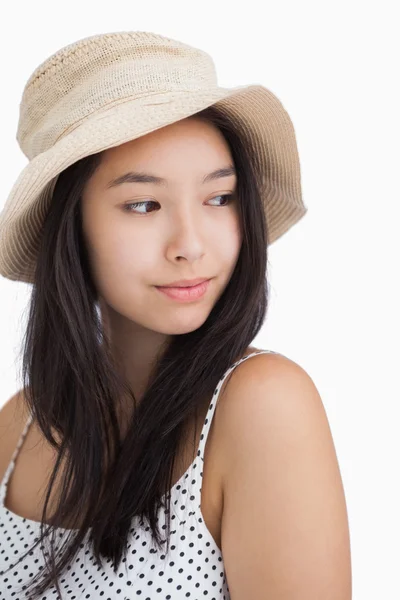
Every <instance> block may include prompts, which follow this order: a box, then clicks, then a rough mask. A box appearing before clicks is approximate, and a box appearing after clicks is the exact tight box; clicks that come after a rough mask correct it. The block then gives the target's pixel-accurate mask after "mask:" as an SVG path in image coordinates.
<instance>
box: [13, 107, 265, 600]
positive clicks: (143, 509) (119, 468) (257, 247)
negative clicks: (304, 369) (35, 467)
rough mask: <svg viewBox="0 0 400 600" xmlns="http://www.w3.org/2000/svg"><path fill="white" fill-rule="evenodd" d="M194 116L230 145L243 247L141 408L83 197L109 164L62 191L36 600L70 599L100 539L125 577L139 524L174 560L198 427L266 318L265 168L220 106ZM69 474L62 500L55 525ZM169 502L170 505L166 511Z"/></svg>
mask: <svg viewBox="0 0 400 600" xmlns="http://www.w3.org/2000/svg"><path fill="white" fill-rule="evenodd" d="M193 116H195V117H197V118H199V117H201V118H203V119H206V120H207V121H208V122H210V123H212V124H214V125H215V126H216V127H217V128H219V130H220V131H221V133H222V134H223V136H224V137H225V139H226V141H227V143H228V145H229V148H230V151H231V154H232V158H233V161H234V165H235V168H236V170H237V177H238V179H237V197H238V202H239V216H240V222H241V227H242V232H243V237H242V239H243V241H242V246H241V249H240V254H239V257H238V261H237V264H236V266H235V270H234V272H233V274H232V277H231V279H230V281H229V283H228V285H227V286H226V289H225V290H224V292H223V294H222V295H221V297H220V298H219V300H218V302H217V303H216V304H215V306H214V307H213V309H212V311H211V313H210V315H209V316H208V318H207V320H206V321H205V323H204V324H203V325H202V326H201V327H200V328H198V329H197V330H195V331H192V332H190V333H187V334H184V335H177V336H172V339H171V341H170V342H169V344H168V346H167V347H165V348H163V350H162V352H160V355H159V356H158V357H157V361H156V364H155V365H154V367H153V370H152V373H151V377H150V382H149V385H148V387H147V389H146V391H145V394H144V395H143V397H142V398H141V401H140V403H139V405H138V406H137V408H136V399H135V397H134V394H133V392H132V391H131V389H130V387H129V385H128V383H127V381H126V380H124V378H123V377H122V375H121V372H120V369H118V365H117V364H116V361H115V358H113V355H112V352H111V349H110V346H109V343H108V340H107V336H104V335H103V329H102V323H101V320H100V319H99V305H98V300H99V297H98V293H97V291H96V288H95V285H94V282H93V279H92V277H91V271H90V265H89V261H88V255H87V251H86V248H85V244H84V238H83V234H82V221H81V195H82V191H83V189H84V186H85V184H86V182H87V181H88V179H89V178H90V177H91V175H92V174H93V173H94V172H95V170H96V168H97V167H98V165H99V163H100V157H101V153H98V154H94V155H90V156H88V157H85V158H83V159H81V160H79V161H78V162H76V163H74V164H73V165H71V166H69V167H68V168H67V169H66V170H64V171H63V172H62V173H61V174H60V175H59V177H58V180H57V183H56V186H55V189H54V193H53V197H52V201H51V205H50V207H49V210H48V213H47V215H46V219H45V222H44V226H43V233H42V237H41V245H40V248H39V252H38V256H37V264H36V273H35V282H34V284H33V289H32V295H31V300H30V305H29V318H28V322H27V327H26V333H25V336H24V346H23V357H22V377H23V384H24V385H23V391H24V394H23V395H24V400H25V401H26V403H27V405H28V406H29V408H30V410H31V412H32V413H33V415H34V418H35V419H36V422H37V424H38V426H39V428H40V430H41V431H42V433H43V435H44V436H45V438H46V439H47V440H48V442H49V443H50V444H51V445H52V446H53V447H54V448H55V449H56V450H57V461H56V464H55V466H54V470H53V471H52V473H51V477H50V481H49V485H48V487H47V489H46V497H45V503H44V507H43V512H42V517H41V527H40V538H39V539H38V540H37V541H36V544H39V543H40V544H41V549H43V550H44V548H45V546H44V542H48V541H49V540H50V546H49V552H47V551H44V552H43V555H44V561H45V568H44V569H43V570H42V571H40V572H39V573H37V574H36V575H35V576H34V577H33V578H32V579H31V580H30V582H29V585H30V586H33V584H35V586H36V587H35V589H34V590H33V593H34V594H37V596H36V595H35V596H32V597H33V598H34V597H39V596H40V595H41V594H43V592H44V591H45V590H46V589H47V588H48V587H49V586H50V585H51V584H54V585H55V586H56V589H57V592H58V594H59V596H60V598H61V591H60V589H59V584H58V577H59V576H60V574H61V573H62V571H63V570H64V569H65V567H66V565H67V564H68V563H69V562H70V561H71V560H72V559H73V558H74V557H75V555H76V553H77V552H78V550H79V547H80V546H81V544H82V542H83V539H84V538H85V537H86V535H89V534H90V536H89V538H90V542H91V546H92V551H93V555H94V558H95V561H96V563H97V564H98V565H100V566H102V564H103V563H102V558H107V559H109V560H111V561H112V563H113V567H114V570H115V571H116V570H117V569H118V566H119V564H120V562H121V560H122V558H123V557H125V556H126V549H127V540H128V534H129V530H130V527H131V520H132V518H133V517H134V516H138V517H139V519H140V523H147V524H148V526H149V527H150V529H151V535H152V539H153V540H154V541H155V543H156V545H157V546H158V548H162V549H163V551H164V552H165V548H164V547H163V544H164V543H166V544H167V552H168V550H169V534H170V522H169V519H168V518H167V517H166V526H167V536H166V539H163V537H162V536H161V534H160V531H159V529H158V524H157V512H158V509H159V508H160V507H161V506H164V507H165V509H166V510H165V514H166V515H168V514H169V512H170V502H169V499H170V496H169V491H170V490H171V488H172V484H173V481H172V475H173V466H174V461H175V457H176V455H177V451H178V448H179V444H180V442H181V441H182V435H183V432H184V427H185V424H186V423H188V421H189V419H192V418H193V417H194V416H195V415H196V417H197V411H198V409H199V406H200V403H201V402H203V401H204V400H205V399H207V398H211V396H212V393H213V391H214V389H215V387H216V385H217V383H218V381H219V379H220V378H221V376H222V374H223V373H224V371H225V370H226V369H228V368H229V367H230V366H231V365H232V364H233V363H234V362H235V361H236V360H238V359H239V358H241V357H242V356H243V355H244V353H245V350H246V349H247V348H248V346H249V344H250V343H251V341H252V340H253V339H254V337H255V336H256V335H257V333H258V332H259V330H260V329H261V327H262V324H263V322H264V319H265V315H266V312H267V304H268V283H267V278H266V271H267V226H266V222H265V215H264V209H263V203H262V197H261V191H260V185H259V182H260V176H259V173H258V169H257V162H256V158H257V157H256V156H253V155H252V154H250V151H249V150H247V149H246V150H245V147H244V145H243V141H242V135H241V134H240V132H238V130H237V129H236V128H235V127H234V126H233V124H232V123H231V122H230V120H229V118H228V117H227V115H225V114H224V113H222V112H221V111H220V110H217V108H216V107H215V106H214V107H209V108H207V109H205V110H203V111H201V112H200V113H196V115H193ZM122 398H125V399H126V398H128V399H129V400H130V402H131V406H132V407H135V410H132V417H131V420H130V422H129V425H128V429H127V433H126V435H125V436H124V439H122V436H121V432H120V429H119V425H118V420H117V412H116V408H117V404H118V402H119V401H120V400H121V399H122ZM55 434H56V435H55ZM58 472H61V473H62V478H61V491H60V493H59V495H58V496H57V498H59V501H58V504H57V506H56V510H55V512H54V514H53V515H52V516H48V515H47V510H48V504H49V498H50V494H51V490H52V488H53V486H54V482H55V478H56V475H57V473H58ZM164 497H165V500H166V503H163V502H162V501H161V500H162V498H164ZM65 522H67V523H68V525H70V526H71V527H72V528H74V529H73V530H71V531H69V532H68V533H69V535H68V544H65V546H64V547H63V552H60V551H58V550H57V553H56V549H55V547H54V540H55V537H56V535H57V531H56V527H57V523H65ZM78 524H79V526H78ZM163 529H164V528H163ZM42 542H43V545H42ZM36 544H34V546H35V545H36ZM32 547H33V546H32ZM29 551H31V548H29V549H28V550H27V553H28V552H29ZM24 556H25V554H24V555H23V556H22V557H21V560H22V558H24ZM56 558H57V559H58V560H57V561H56ZM13 566H14V567H15V564H14V565H13ZM39 575H41V576H42V578H41V581H39V583H38V580H39ZM36 584H37V585H36ZM24 589H25V590H26V586H24ZM25 593H26V592H25ZM30 593H32V592H30Z"/></svg>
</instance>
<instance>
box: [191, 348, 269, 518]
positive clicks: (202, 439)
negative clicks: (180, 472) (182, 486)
mask: <svg viewBox="0 0 400 600" xmlns="http://www.w3.org/2000/svg"><path fill="white" fill-rule="evenodd" d="M266 353H268V354H277V352H274V351H273V350H256V351H255V352H252V353H251V354H247V355H246V356H244V357H243V358H241V359H239V360H238V361H236V362H235V363H234V364H233V365H232V366H231V367H229V368H228V369H227V371H225V373H224V375H223V376H222V377H221V379H220V380H219V382H218V384H217V386H216V388H215V391H214V394H213V397H212V399H211V402H210V406H209V409H208V411H207V415H206V418H205V420H204V424H203V428H202V431H201V435H200V443H199V446H198V450H197V457H196V459H198V458H200V463H199V468H200V475H199V474H197V476H196V478H195V479H193V481H195V495H196V504H198V506H199V508H200V504H201V485H202V477H203V463H204V451H205V447H206V442H207V437H208V433H209V431H210V427H211V422H212V419H213V416H214V413H215V408H216V406H217V402H218V398H219V394H220V391H221V388H222V386H223V383H224V381H225V379H226V378H227V377H228V376H229V375H230V374H231V372H232V371H233V370H234V369H235V368H236V367H237V366H238V365H240V363H242V362H244V361H245V360H247V359H249V358H251V357H252V356H256V355H257V354H266ZM195 462H196V461H195Z"/></svg>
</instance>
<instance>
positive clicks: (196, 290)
mask: <svg viewBox="0 0 400 600" xmlns="http://www.w3.org/2000/svg"><path fill="white" fill-rule="evenodd" d="M209 285H210V279H208V280H207V279H206V280H203V282H202V283H199V284H198V285H193V286H186V287H182V286H181V287H178V286H175V287H169V286H156V288H157V289H158V290H159V291H160V292H162V293H163V294H165V295H166V296H168V297H169V298H171V299H173V300H178V301H180V302H193V301H195V300H198V299H199V298H201V297H202V296H204V294H205V293H206V292H207V289H208V287H209Z"/></svg>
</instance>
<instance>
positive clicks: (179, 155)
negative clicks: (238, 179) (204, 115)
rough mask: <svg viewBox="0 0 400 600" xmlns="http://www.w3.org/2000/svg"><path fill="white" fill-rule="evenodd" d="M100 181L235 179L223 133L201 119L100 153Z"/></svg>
mask: <svg viewBox="0 0 400 600" xmlns="http://www.w3.org/2000/svg"><path fill="white" fill-rule="evenodd" d="M100 175H101V179H103V178H104V179H106V181H105V186H106V187H107V188H109V187H115V186H117V185H119V184H122V183H153V184H156V185H164V186H167V185H168V183H169V182H170V181H172V180H174V179H176V180H178V179H182V178H185V177H187V178H190V179H192V178H195V179H196V180H197V181H198V182H199V183H201V184H207V183H209V182H212V181H215V180H217V179H219V178H221V177H229V176H230V177H231V178H234V177H235V176H236V170H235V167H234V163H233V160H232V156H231V152H230V149H229V146H228V144H227V142H226V140H225V138H224V137H223V135H222V133H221V132H220V131H219V130H218V129H217V128H216V127H214V126H213V125H210V124H209V123H206V122H203V121H201V120H194V119H193V120H192V119H185V120H183V121H179V122H177V123H174V124H172V125H169V126H167V127H163V128H161V129H159V130H156V131H154V132H151V133H150V134H147V135H145V136H142V137H140V138H137V139H135V140H131V141H129V142H126V143H124V144H121V145H119V146H116V147H114V148H109V149H107V150H105V151H104V152H103V157H102V167H101V174H100Z"/></svg>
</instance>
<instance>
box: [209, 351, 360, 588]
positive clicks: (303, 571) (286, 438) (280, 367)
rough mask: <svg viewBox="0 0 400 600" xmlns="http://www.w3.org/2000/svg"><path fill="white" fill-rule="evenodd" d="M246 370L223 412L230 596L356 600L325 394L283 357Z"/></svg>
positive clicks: (263, 359)
mask: <svg viewBox="0 0 400 600" xmlns="http://www.w3.org/2000/svg"><path fill="white" fill-rule="evenodd" d="M240 368H241V370H240V372H239V368H238V369H237V371H238V373H237V376H236V377H235V381H234V384H233V385H229V384H230V383H231V382H229V383H228V386H227V390H226V394H225V397H224V400H223V402H222V406H221V407H220V419H221V423H223V433H222V434H221V435H222V437H223V449H224V459H223V460H224V463H223V474H222V479H223V483H222V486H223V495H224V508H223V517H222V526H221V527H222V529H221V543H222V553H223V558H224V565H225V569H226V576H227V581H228V585H229V589H230V593H231V598H232V600H262V599H264V598H265V599H266V600H267V599H268V600H269V599H272V598H273V599H274V600H321V599H322V598H323V599H324V600H350V598H351V559H350V539H349V530H348V520H347V510H346V504H345V495H344V490H343V486H342V481H341V476H340V470H339V465H338V462H337V457H336V452H335V448H334V444H333V440H332V436H331V432H330V428H329V424H328V421H327V418H326V414H325V411H324V408H323V404H322V401H321V398H320V396H319V394H318V391H317V389H316V387H315V385H314V383H313V381H312V379H311V378H310V377H309V376H308V374H307V373H306V372H305V371H304V370H303V369H302V368H301V367H300V366H299V365H297V364H296V363H295V362H293V361H290V360H289V359H286V358H285V357H283V356H281V355H279V354H277V355H273V354H269V355H263V354H261V355H259V356H256V357H252V358H251V359H250V360H248V361H245V362H244V363H243V364H242V365H240Z"/></svg>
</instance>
